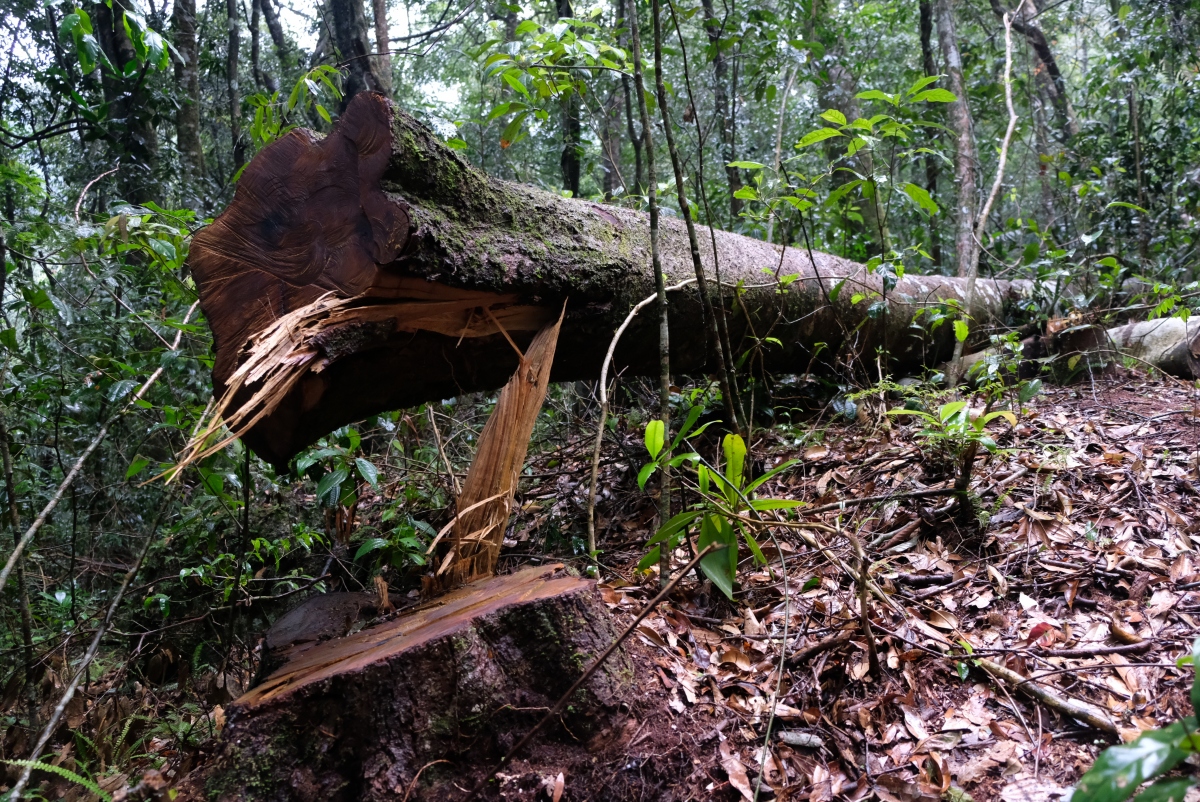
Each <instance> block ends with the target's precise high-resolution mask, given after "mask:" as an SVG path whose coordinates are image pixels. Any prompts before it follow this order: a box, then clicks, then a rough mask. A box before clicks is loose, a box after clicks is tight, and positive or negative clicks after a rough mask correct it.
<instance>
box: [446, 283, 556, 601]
mask: <svg viewBox="0 0 1200 802" xmlns="http://www.w3.org/2000/svg"><path fill="white" fill-rule="evenodd" d="M563 309H564V311H565V309H566V307H565V306H564V308H563ZM561 325H562V314H560V315H559V317H558V320H557V321H556V322H555V323H553V324H552V325H549V326H547V327H545V328H544V329H542V330H541V331H540V332H538V334H537V336H536V337H534V339H533V343H531V344H530V346H529V350H528V351H526V352H525V353H524V354H522V355H521V364H520V367H518V368H517V372H516V373H515V374H513V377H512V378H511V379H509V381H508V384H506V385H505V386H504V389H503V390H501V391H500V399H499V400H498V401H497V402H496V408H495V410H493V411H492V415H491V417H490V418H488V422H487V424H486V425H485V426H484V427H483V434H481V435H480V437H479V450H478V451H477V452H476V454H475V460H474V462H472V463H471V470H470V471H469V472H468V473H467V480H466V482H465V483H464V485H463V492H462V495H460V496H459V498H458V513H457V514H456V515H455V519H454V521H453V524H452V526H453V533H452V536H451V543H450V548H449V549H448V550H447V551H446V554H445V556H444V557H443V558H442V560H441V563H440V564H439V566H438V570H437V572H436V573H435V575H434V576H433V577H431V578H429V580H428V581H427V583H426V587H425V591H426V593H427V594H429V593H436V592H439V591H441V590H446V589H449V588H452V587H455V586H456V585H460V584H462V583H464V582H470V581H472V580H474V579H478V578H480V577H485V576H490V575H491V574H492V573H493V572H494V571H495V570H496V560H497V559H498V558H499V556H500V545H501V543H502V542H503V540H504V530H505V528H506V527H507V525H508V517H509V514H510V513H511V512H512V501H513V492H514V491H515V490H516V487H517V480H518V478H519V476H520V473H521V467H522V466H523V465H524V464H525V454H526V451H527V450H528V448H529V438H530V436H531V435H532V434H533V425H534V422H535V421H536V420H537V416H538V412H539V411H540V410H541V408H542V402H543V401H545V399H546V388H547V387H548V386H549V383H550V366H551V365H552V364H553V363H554V350H555V347H556V346H557V345H558V332H559V328H560V327H561ZM513 348H514V349H515V348H516V345H513ZM437 545H438V544H437V541H435V542H434V543H433V545H431V546H430V549H431V550H432V549H433V548H435V547H436V546H437Z"/></svg>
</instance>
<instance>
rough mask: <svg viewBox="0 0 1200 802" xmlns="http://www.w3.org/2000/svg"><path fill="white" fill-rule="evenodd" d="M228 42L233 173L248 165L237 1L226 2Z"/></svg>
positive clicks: (227, 86)
mask: <svg viewBox="0 0 1200 802" xmlns="http://www.w3.org/2000/svg"><path fill="white" fill-rule="evenodd" d="M225 16H226V24H227V26H228V28H227V33H228V42H227V44H226V52H225V86H226V90H227V92H228V93H229V136H230V137H231V138H232V140H233V171H234V173H236V172H237V171H238V170H240V169H242V165H244V164H245V163H246V143H245V141H244V140H243V139H242V94H241V90H240V89H239V87H238V68H239V64H238V56H239V51H240V50H241V46H242V34H241V30H240V29H239V26H238V10H237V0H225Z"/></svg>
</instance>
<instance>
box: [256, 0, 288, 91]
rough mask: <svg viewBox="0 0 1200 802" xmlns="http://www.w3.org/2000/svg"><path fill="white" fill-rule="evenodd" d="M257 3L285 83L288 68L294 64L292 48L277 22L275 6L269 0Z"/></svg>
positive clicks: (261, 0) (277, 16)
mask: <svg viewBox="0 0 1200 802" xmlns="http://www.w3.org/2000/svg"><path fill="white" fill-rule="evenodd" d="M258 5H259V7H260V8H261V9H262V14H263V19H265V20H266V22H267V30H268V31H270V32H271V41H272V42H273V43H274V45H275V57H276V58H278V59H279V66H280V68H281V70H282V72H283V77H284V82H285V83H286V82H287V75H288V70H289V69H290V68H291V67H293V66H295V58H294V57H293V55H294V54H293V51H292V48H291V47H290V46H289V45H288V41H287V39H285V38H284V36H283V25H281V24H280V23H279V15H278V14H276V13H275V7H274V6H273V5H271V0H258Z"/></svg>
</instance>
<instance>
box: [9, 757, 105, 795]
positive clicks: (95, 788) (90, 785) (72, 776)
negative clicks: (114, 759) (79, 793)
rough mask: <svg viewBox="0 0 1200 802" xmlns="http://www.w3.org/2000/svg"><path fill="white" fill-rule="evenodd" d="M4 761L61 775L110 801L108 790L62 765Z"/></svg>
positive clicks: (33, 761)
mask: <svg viewBox="0 0 1200 802" xmlns="http://www.w3.org/2000/svg"><path fill="white" fill-rule="evenodd" d="M4 762H5V763H7V764H9V765H10V766H19V767H21V768H23V769H37V770H38V771H48V772H50V773H51V774H57V775H58V776H59V777H62V778H63V779H64V780H66V781H68V782H73V783H75V784H76V785H82V786H83V787H84V788H86V789H87V790H89V791H91V792H92V793H93V794H95V795H96V796H98V797H100V798H101V799H103V800H104V802H112V794H110V793H109V792H108V791H105V790H104V789H103V788H101V787H100V786H99V785H97V784H96V783H95V782H94V781H92V780H89V779H88V778H87V777H82V776H80V775H78V774H76V773H75V772H73V771H71V770H69V769H64V768H63V767H62V766H54V765H51V764H50V763H43V762H41V761H40V760H6V761H4Z"/></svg>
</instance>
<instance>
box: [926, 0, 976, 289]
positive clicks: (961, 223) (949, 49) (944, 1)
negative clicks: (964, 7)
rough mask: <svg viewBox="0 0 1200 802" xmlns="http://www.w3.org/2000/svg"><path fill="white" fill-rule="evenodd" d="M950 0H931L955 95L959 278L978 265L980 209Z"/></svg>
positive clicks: (952, 112) (953, 123)
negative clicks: (977, 238)
mask: <svg viewBox="0 0 1200 802" xmlns="http://www.w3.org/2000/svg"><path fill="white" fill-rule="evenodd" d="M952 2H953V0H934V15H935V16H936V18H937V31H938V42H939V43H940V44H941V47H942V58H943V59H945V62H946V73H947V75H949V77H950V91H951V92H953V93H954V96H955V97H956V98H958V99H957V100H955V101H954V102H953V103H951V104H949V105H950V127H951V128H952V129H953V130H954V135H955V157H954V181H955V183H956V184H957V185H958V201H957V203H956V207H957V208H956V209H955V236H954V249H955V255H956V257H957V260H958V270H957V274H958V275H959V276H960V277H962V278H967V277H969V276H972V275H975V273H976V271H977V270H978V267H979V245H978V244H977V243H976V242H975V215H976V214H978V212H979V197H978V195H979V193H978V188H977V185H976V181H975V170H976V168H977V166H978V161H979V160H978V158H977V156H976V154H975V138H974V132H973V130H972V128H973V126H972V123H971V105H970V102H969V101H968V98H967V85H966V81H965V80H964V78H963V64H962V55H961V54H960V53H959V51H958V32H957V28H956V26H955V23H954V8H953V7H952V5H951V3H952Z"/></svg>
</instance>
